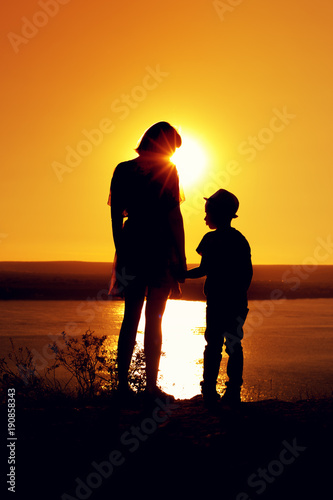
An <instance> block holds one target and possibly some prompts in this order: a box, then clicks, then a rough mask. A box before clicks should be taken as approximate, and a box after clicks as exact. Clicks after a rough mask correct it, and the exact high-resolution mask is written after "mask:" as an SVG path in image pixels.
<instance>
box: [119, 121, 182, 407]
mask: <svg viewBox="0 0 333 500" xmlns="http://www.w3.org/2000/svg"><path fill="white" fill-rule="evenodd" d="M180 145H181V137H180V135H179V134H178V132H177V131H176V130H175V129H174V128H173V127H172V126H171V125H170V124H169V123H167V122H159V123H156V124H155V125H153V126H152V127H150V128H149V129H148V130H147V131H146V132H145V134H144V135H143V137H142V139H141V141H140V144H139V146H138V148H137V149H136V152H137V153H138V155H139V156H138V157H137V158H135V159H133V160H130V161H126V162H122V163H120V164H119V165H118V166H117V167H116V169H115V171H114V174H113V177H112V180H111V189H110V205H111V219H112V231H113V239H114V243H115V247H116V255H117V264H116V276H117V277H118V278H119V280H120V281H121V283H120V284H121V285H122V286H121V287H119V286H118V285H119V280H118V283H117V282H116V283H115V286H114V288H113V290H114V289H115V288H116V289H118V292H119V291H120V290H121V289H122V294H123V296H124V299H125V310H124V317H123V322H122V326H121V329H120V334H119V340H118V377H119V385H118V390H119V392H120V394H121V395H122V394H124V395H126V394H128V391H129V387H128V380H127V377H128V369H129V366H130V362H131V358H132V355H133V350H134V346H135V339H136V333H137V328H138V323H139V320H140V316H141V310H142V307H143V303H144V299H145V297H146V314H145V332H144V352H145V357H146V377H147V380H146V394H147V395H148V396H149V397H152V398H154V397H156V396H157V395H160V396H161V391H160V389H158V388H157V386H156V381H157V373H158V368H159V361H160V355H161V345H162V330H161V323H162V316H163V313H164V310H165V306H166V301H167V299H168V297H169V294H170V290H171V288H172V286H173V283H174V280H175V279H176V280H177V278H178V280H179V281H180V280H181V279H180V277H182V276H184V273H185V271H186V258H185V249H184V227H183V219H182V215H181V212H180V207H179V205H180V202H181V199H180V190H179V179H178V173H177V170H176V167H175V165H174V164H173V163H171V162H170V157H171V156H172V154H173V153H174V152H175V150H176V148H177V147H180ZM181 281H183V280H181ZM111 293H112V292H111Z"/></svg>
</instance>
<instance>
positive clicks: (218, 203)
mask: <svg viewBox="0 0 333 500" xmlns="http://www.w3.org/2000/svg"><path fill="white" fill-rule="evenodd" d="M204 200H206V201H207V203H209V206H210V208H212V209H213V210H217V211H218V212H220V213H221V215H222V214H225V215H229V216H230V217H232V218H233V219H235V218H236V217H238V215H236V212H237V210H238V208H239V201H238V198H237V197H236V196H235V195H234V194H232V193H230V191H227V190H226V189H219V190H218V191H216V193H214V194H212V196H210V197H209V198H204Z"/></svg>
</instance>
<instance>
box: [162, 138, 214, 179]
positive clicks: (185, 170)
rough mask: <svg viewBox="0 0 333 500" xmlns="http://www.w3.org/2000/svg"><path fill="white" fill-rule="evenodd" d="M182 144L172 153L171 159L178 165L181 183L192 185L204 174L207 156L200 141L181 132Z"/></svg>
mask: <svg viewBox="0 0 333 500" xmlns="http://www.w3.org/2000/svg"><path fill="white" fill-rule="evenodd" d="M181 136H182V145H181V147H180V148H178V149H177V150H176V152H175V153H174V154H173V155H172V157H171V161H172V162H173V163H174V164H175V165H176V167H177V170H178V173H179V179H180V183H181V185H182V186H183V187H187V186H190V185H191V184H193V183H194V182H196V181H197V180H198V179H199V178H200V176H201V175H202V174H203V172H204V170H205V168H206V165H207V157H206V154H205V151H204V150H203V148H202V147H201V145H200V144H199V142H198V141H196V140H195V139H193V138H192V137H190V136H187V135H184V134H181Z"/></svg>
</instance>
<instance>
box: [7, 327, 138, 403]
mask: <svg viewBox="0 0 333 500" xmlns="http://www.w3.org/2000/svg"><path fill="white" fill-rule="evenodd" d="M61 335H62V340H61V341H60V342H53V343H52V344H51V345H50V346H49V347H50V349H51V350H52V351H53V352H54V355H55V357H54V361H53V364H52V366H50V367H49V368H47V369H45V370H44V372H43V373H42V374H41V373H39V371H38V369H37V366H36V362H35V360H34V356H33V354H32V352H31V350H30V349H29V348H28V347H25V348H22V347H19V348H17V347H15V346H14V343H13V341H12V339H10V342H11V347H12V349H11V351H10V352H9V354H8V356H7V358H0V384H1V391H2V396H4V395H5V394H6V393H7V389H8V388H9V387H15V390H16V393H20V394H22V395H24V396H28V397H33V398H36V399H38V398H39V397H41V396H43V397H45V396H55V395H60V394H62V395H66V396H72V397H83V398H85V397H88V398H94V397H96V396H101V395H112V393H113V392H114V391H115V389H116V387H117V383H118V372H117V351H116V350H114V349H110V348H108V347H107V345H106V344H107V342H106V340H107V337H106V336H105V335H103V336H101V337H98V336H97V335H94V332H92V331H90V330H88V331H86V333H84V334H83V335H82V336H80V337H71V336H68V335H67V334H66V333H65V332H62V334H61ZM60 367H61V368H63V369H64V370H65V371H66V372H67V373H68V374H69V378H68V377H67V379H66V381H60V379H59V378H58V377H57V376H56V373H57V371H58V368H60ZM128 378H129V385H130V387H131V389H132V390H133V391H134V392H135V393H139V392H141V391H143V390H144V388H145V381H146V376H145V357H144V353H143V350H142V349H138V348H137V347H136V349H135V351H134V355H133V359H132V363H131V366H130V370H129V377H128Z"/></svg>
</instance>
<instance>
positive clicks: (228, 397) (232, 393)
mask: <svg viewBox="0 0 333 500" xmlns="http://www.w3.org/2000/svg"><path fill="white" fill-rule="evenodd" d="M221 404H222V406H224V407H228V408H237V407H238V406H239V405H240V404H241V397H240V389H228V388H227V390H226V391H225V393H224V395H223V396H222V398H221Z"/></svg>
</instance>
